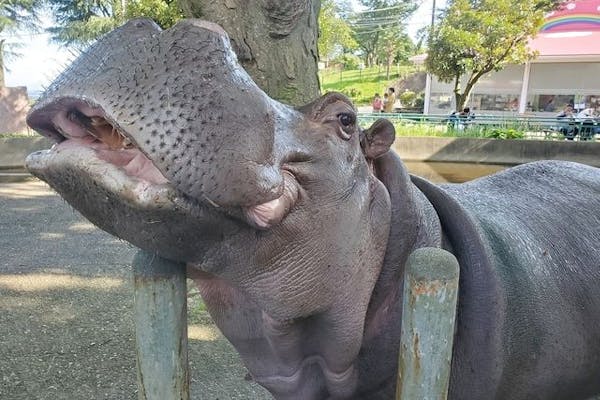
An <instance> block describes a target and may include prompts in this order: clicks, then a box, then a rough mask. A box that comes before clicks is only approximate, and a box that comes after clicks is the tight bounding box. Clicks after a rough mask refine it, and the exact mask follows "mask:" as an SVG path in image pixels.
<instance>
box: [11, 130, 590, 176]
mask: <svg viewBox="0 0 600 400" xmlns="http://www.w3.org/2000/svg"><path fill="white" fill-rule="evenodd" d="M51 146H52V141H50V140H48V139H45V138H42V137H41V136H33V137H23V138H4V139H2V138H0V168H21V167H23V166H24V163H25V157H27V155H28V154H30V153H32V152H34V151H37V150H42V149H47V148H50V147H51ZM394 150H395V151H396V152H397V153H398V154H400V157H402V159H403V160H405V161H444V162H467V163H484V164H509V165H513V164H523V163H526V162H530V161H535V160H548V159H550V160H569V161H576V162H580V163H583V164H588V165H592V166H595V167H600V142H571V141H554V140H545V141H542V140H495V139H464V138H421V137H399V138H396V141H395V142H394Z"/></svg>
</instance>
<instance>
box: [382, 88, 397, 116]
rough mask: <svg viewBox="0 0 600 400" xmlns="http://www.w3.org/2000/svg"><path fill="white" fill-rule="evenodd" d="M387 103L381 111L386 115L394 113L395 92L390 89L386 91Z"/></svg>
mask: <svg viewBox="0 0 600 400" xmlns="http://www.w3.org/2000/svg"><path fill="white" fill-rule="evenodd" d="M387 95H388V97H387V102H385V105H384V108H383V111H384V112H386V113H391V112H394V104H395V103H396V90H395V89H394V88H393V87H391V88H388V91H387Z"/></svg>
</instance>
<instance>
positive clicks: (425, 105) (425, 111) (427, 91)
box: [423, 0, 435, 114]
mask: <svg viewBox="0 0 600 400" xmlns="http://www.w3.org/2000/svg"><path fill="white" fill-rule="evenodd" d="M434 28H435V0H433V4H432V6H431V25H430V27H429V41H431V37H432V36H433V29H434ZM428 51H429V49H428ZM430 102H431V74H430V73H429V72H427V75H426V76H425V97H424V99H423V114H429V103H430Z"/></svg>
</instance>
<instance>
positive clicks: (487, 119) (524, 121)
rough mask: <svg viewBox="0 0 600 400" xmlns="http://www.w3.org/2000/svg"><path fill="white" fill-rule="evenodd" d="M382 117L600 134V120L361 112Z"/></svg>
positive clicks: (582, 136)
mask: <svg viewBox="0 0 600 400" xmlns="http://www.w3.org/2000/svg"><path fill="white" fill-rule="evenodd" d="M378 118H386V119H388V120H390V121H392V123H395V124H400V125H421V126H422V125H427V126H434V127H443V129H444V130H453V131H478V132H485V131H491V130H494V129H514V130H516V131H521V132H523V133H524V134H525V135H524V136H525V137H542V138H544V139H574V138H576V139H578V140H595V139H597V138H598V136H599V135H600V120H599V119H596V120H590V119H585V120H581V119H576V118H573V119H566V118H565V119H559V118H556V117H539V116H525V115H511V116H507V115H486V114H481V115H474V116H470V117H457V116H451V115H441V114H418V113H359V121H360V123H361V124H364V125H369V124H370V123H372V122H373V121H375V120H376V119H378Z"/></svg>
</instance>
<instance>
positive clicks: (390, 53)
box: [375, 26, 415, 80]
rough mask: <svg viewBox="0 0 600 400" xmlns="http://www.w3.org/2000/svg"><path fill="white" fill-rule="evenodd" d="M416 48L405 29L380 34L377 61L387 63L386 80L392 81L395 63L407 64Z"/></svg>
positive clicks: (398, 28)
mask: <svg viewBox="0 0 600 400" xmlns="http://www.w3.org/2000/svg"><path fill="white" fill-rule="evenodd" d="M414 50H415V46H414V44H413V42H412V40H411V38H410V37H409V36H408V34H407V33H406V32H404V29H403V27H401V26H400V27H397V28H396V29H388V30H386V31H384V32H382V33H381V34H380V38H379V42H378V44H377V47H376V52H375V54H377V59H378V60H379V61H382V62H384V63H385V66H386V71H385V74H386V79H388V80H389V79H390V70H391V68H392V65H393V64H394V62H397V63H406V62H408V58H409V57H410V56H411V55H412V54H413V53H414Z"/></svg>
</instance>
